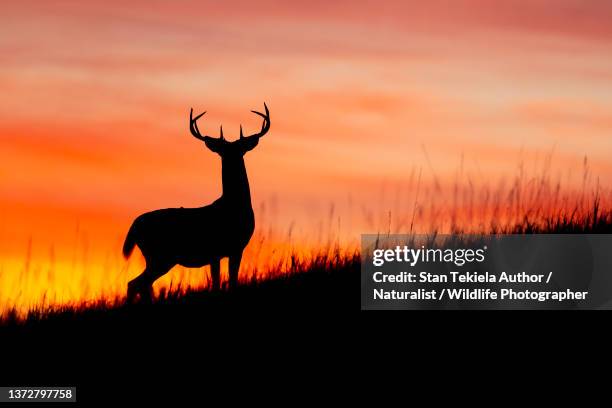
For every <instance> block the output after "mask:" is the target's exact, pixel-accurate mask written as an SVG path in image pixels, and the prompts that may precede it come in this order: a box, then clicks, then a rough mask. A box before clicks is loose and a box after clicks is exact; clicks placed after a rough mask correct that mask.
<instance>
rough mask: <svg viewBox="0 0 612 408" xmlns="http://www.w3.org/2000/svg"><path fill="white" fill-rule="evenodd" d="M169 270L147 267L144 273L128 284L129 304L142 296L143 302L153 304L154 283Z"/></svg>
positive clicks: (166, 268) (167, 268)
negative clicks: (138, 296)
mask: <svg viewBox="0 0 612 408" xmlns="http://www.w3.org/2000/svg"><path fill="white" fill-rule="evenodd" d="M169 270H170V268H169V267H159V266H157V265H156V266H154V267H153V266H150V265H147V267H146V268H145V270H144V272H142V273H141V274H140V275H139V276H137V277H136V278H134V279H132V280H131V281H130V282H129V283H128V295H127V297H128V302H130V303H133V302H134V301H135V300H136V296H137V295H140V301H141V302H143V303H151V302H152V301H153V282H155V280H157V278H159V277H160V276H162V275H165V274H166V273H167V272H168V271H169Z"/></svg>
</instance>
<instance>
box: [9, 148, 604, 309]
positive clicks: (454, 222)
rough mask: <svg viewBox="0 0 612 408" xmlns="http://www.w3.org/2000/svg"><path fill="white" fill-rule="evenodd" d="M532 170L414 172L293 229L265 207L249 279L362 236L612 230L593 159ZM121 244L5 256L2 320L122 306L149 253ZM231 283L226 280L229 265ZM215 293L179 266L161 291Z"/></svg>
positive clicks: (290, 269) (334, 252) (277, 272)
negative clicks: (560, 172) (131, 251)
mask: <svg viewBox="0 0 612 408" xmlns="http://www.w3.org/2000/svg"><path fill="white" fill-rule="evenodd" d="M525 167H526V166H525V164H524V163H519V165H518V167H517V172H516V175H514V176H513V177H512V178H510V179H503V178H502V179H499V180H496V181H493V180H486V179H483V178H480V179H476V178H474V177H473V176H472V175H470V174H467V173H465V172H464V171H463V169H462V168H460V169H458V170H457V173H456V177H454V178H453V179H452V180H451V181H450V182H447V183H444V182H442V181H441V180H438V179H437V178H436V176H435V175H434V174H428V175H424V174H423V172H422V170H421V169H413V171H412V172H411V173H410V174H409V175H408V177H407V180H405V181H403V182H402V183H398V184H396V185H395V186H392V188H389V185H386V186H385V185H383V186H381V190H380V192H379V194H378V195H377V196H376V197H368V198H366V199H363V200H357V199H353V198H352V197H350V196H349V198H348V199H347V201H346V202H345V203H330V204H329V207H328V209H327V211H326V215H325V216H324V217H318V218H317V219H316V220H312V219H310V220H308V219H303V220H296V221H294V222H289V223H287V225H284V224H283V222H281V221H279V214H278V213H277V211H278V210H277V208H278V206H277V205H276V204H275V203H274V204H275V205H266V203H265V202H264V203H260V204H259V205H258V206H256V208H255V211H256V218H257V222H258V228H257V229H256V232H255V234H254V236H253V238H252V240H251V243H250V244H249V246H248V247H247V249H246V251H245V254H244V257H243V264H242V267H241V275H240V279H241V281H242V282H243V283H248V282H257V281H261V280H265V279H272V278H278V277H282V276H286V275H290V274H295V273H301V272H306V271H309V270H312V269H325V268H324V267H325V266H326V265H327V266H330V267H331V266H334V265H335V266H338V264H339V263H342V262H347V260H351V259H353V260H354V257H355V256H356V255H357V256H358V253H359V252H358V251H359V242H360V241H359V239H360V234H361V233H385V234H389V233H412V234H419V233H431V232H437V233H612V191H611V190H610V189H609V188H604V187H602V186H601V185H600V184H599V180H598V179H597V177H595V176H593V175H592V174H591V172H590V171H589V166H588V162H587V160H586V159H585V160H584V162H583V165H582V169H581V171H580V172H576V173H575V174H574V180H571V179H565V180H563V179H562V178H561V177H560V176H556V177H554V176H553V175H552V171H551V166H550V163H549V161H548V160H545V161H544V163H543V164H542V165H541V166H540V167H539V169H538V170H537V171H534V172H532V173H531V174H527V171H526V170H525ZM426 176H427V177H426ZM576 178H577V179H578V180H575V179H576ZM123 232H124V231H121V232H120V233H118V234H122V233H123ZM122 238H123V237H122V236H119V235H118V239H117V242H116V248H112V249H111V250H109V251H107V252H106V253H103V254H102V255H101V256H97V257H96V256H94V254H93V252H94V251H92V248H90V245H89V244H87V242H85V243H84V244H83V243H81V244H80V245H77V247H76V248H74V252H73V254H72V256H71V257H68V258H67V259H60V257H58V256H56V253H55V251H54V250H53V249H51V250H50V251H49V253H48V256H47V257H41V256H37V257H36V256H34V255H33V254H34V250H35V248H34V247H35V245H34V244H33V243H32V242H31V241H30V242H29V243H28V245H27V251H26V255H25V259H3V262H2V264H1V265H0V320H5V321H6V320H15V319H23V318H25V317H26V316H27V315H28V313H30V314H33V315H40V314H44V313H46V312H48V311H49V310H51V309H54V308H55V309H56V308H58V307H60V308H62V307H79V308H81V307H87V306H91V305H93V306H96V305H98V306H100V305H114V304H117V303H120V302H122V300H123V296H124V292H125V288H126V284H127V281H128V280H129V279H131V278H133V277H135V276H136V275H138V274H139V273H140V272H141V271H142V269H143V267H144V262H143V259H142V257H140V256H132V258H130V260H129V261H127V262H126V261H125V260H124V259H123V258H122V257H121V255H120V246H121V241H122ZM64 258H66V257H64ZM322 267H323V268H322ZM328 269H329V268H328ZM222 279H224V280H226V279H227V262H226V261H224V262H222ZM209 286H210V281H209V273H208V267H204V268H200V269H199V270H197V269H196V270H194V269H187V268H183V267H176V268H174V269H173V271H171V273H169V274H168V275H166V276H164V277H163V278H161V279H160V280H159V281H158V282H157V283H156V284H155V290H156V294H157V296H158V297H159V298H162V299H167V298H169V297H177V296H182V295H183V294H185V293H187V292H189V291H193V290H205V289H207V288H208V287H209Z"/></svg>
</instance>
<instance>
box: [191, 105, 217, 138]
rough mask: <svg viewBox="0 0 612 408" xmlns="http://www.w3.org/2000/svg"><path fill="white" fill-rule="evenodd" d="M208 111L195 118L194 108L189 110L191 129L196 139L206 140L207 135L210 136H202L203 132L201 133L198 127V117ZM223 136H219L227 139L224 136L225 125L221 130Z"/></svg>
mask: <svg viewBox="0 0 612 408" xmlns="http://www.w3.org/2000/svg"><path fill="white" fill-rule="evenodd" d="M205 113H206V111H204V112H202V113H200V114H199V115H198V116H196V117H195V118H194V117H193V108H191V111H190V112H189V130H190V131H191V134H192V135H193V136H194V137H195V138H196V139H200V140H201V141H203V142H204V141H205V139H204V138H206V137H210V136H202V134H201V133H200V129H198V119H200V118H201V117H202V116H204V114H205ZM220 133H221V136H220V137H219V138H220V139H221V140H225V139H224V138H223V126H221V130H220Z"/></svg>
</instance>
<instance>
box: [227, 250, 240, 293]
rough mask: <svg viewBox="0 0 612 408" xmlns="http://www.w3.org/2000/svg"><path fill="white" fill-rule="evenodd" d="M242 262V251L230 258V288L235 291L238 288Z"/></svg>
mask: <svg viewBox="0 0 612 408" xmlns="http://www.w3.org/2000/svg"><path fill="white" fill-rule="evenodd" d="M241 261H242V251H240V252H239V253H237V254H235V255H231V256H230V257H229V288H230V289H235V288H236V286H238V271H239V270H240V262H241Z"/></svg>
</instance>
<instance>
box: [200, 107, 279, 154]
mask: <svg viewBox="0 0 612 408" xmlns="http://www.w3.org/2000/svg"><path fill="white" fill-rule="evenodd" d="M264 108H265V110H266V113H265V114H264V113H261V112H258V111H254V110H253V111H251V112H253V113H254V114H256V115H259V116H261V117H262V118H263V123H262V125H261V131H259V132H258V133H254V134H252V135H249V136H244V134H243V133H242V125H240V139H238V140H235V141H233V142H228V141H227V140H225V138H224V137H223V125H221V129H220V136H219V137H218V138H217V137H210V136H202V134H201V133H200V129H198V123H197V120H198V119H200V118H201V117H202V116H203V115H204V114H205V113H206V111H204V112H202V113H200V114H199V115H198V116H196V117H195V118H194V117H193V109H191V112H190V113H189V130H190V131H191V134H192V135H193V136H194V137H195V138H196V139H199V140H201V141H203V142H204V144H205V145H206V147H208V149H209V150H211V151H213V152H215V153H217V154H218V155H220V156H221V157H242V156H243V155H244V154H245V153H246V152H248V151H249V150H252V149H254V148H255V146H257V143H259V138H260V137H262V136H263V135H265V134H266V133H268V130H270V111H268V106H267V105H266V104H265V102H264Z"/></svg>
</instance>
